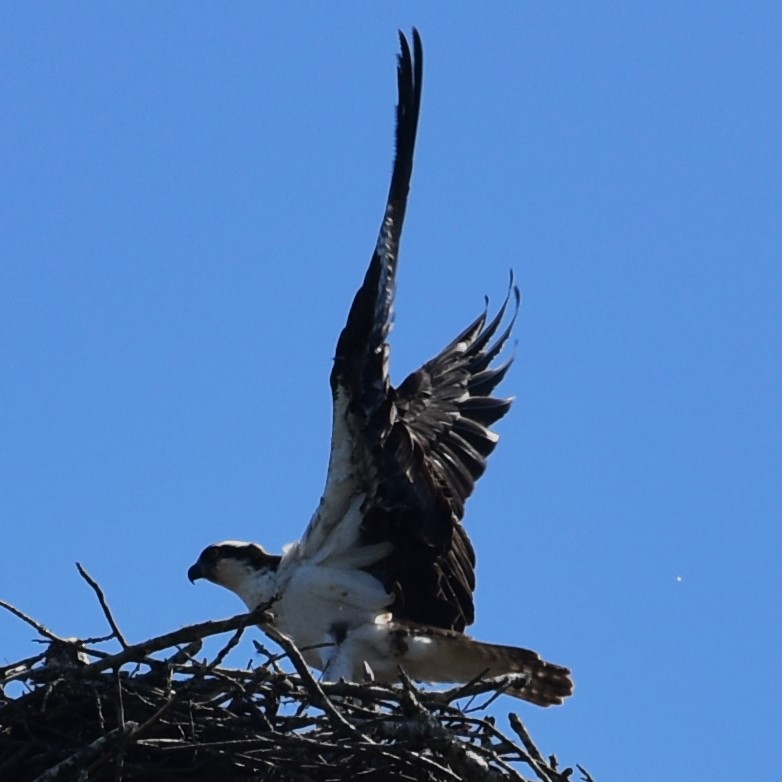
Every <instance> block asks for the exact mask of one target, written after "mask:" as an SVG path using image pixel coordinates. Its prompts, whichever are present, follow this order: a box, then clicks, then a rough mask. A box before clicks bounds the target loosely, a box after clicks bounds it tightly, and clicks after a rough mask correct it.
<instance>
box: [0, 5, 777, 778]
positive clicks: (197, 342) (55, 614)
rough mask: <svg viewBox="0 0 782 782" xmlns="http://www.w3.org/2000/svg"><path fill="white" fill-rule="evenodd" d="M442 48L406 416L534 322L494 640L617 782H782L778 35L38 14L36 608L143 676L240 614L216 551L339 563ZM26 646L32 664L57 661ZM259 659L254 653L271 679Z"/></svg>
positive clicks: (178, 12)
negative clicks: (468, 352)
mask: <svg viewBox="0 0 782 782" xmlns="http://www.w3.org/2000/svg"><path fill="white" fill-rule="evenodd" d="M412 24H415V25H417V26H418V27H419V29H420V30H421V33H422V36H423V40H424V46H425V57H426V65H425V80H424V99H423V115H422V120H421V126H420V137H419V145H418V150H417V158H416V164H417V167H416V171H415V174H414V177H413V187H412V193H411V201H410V207H409V210H408V221H407V225H406V232H405V236H404V240H403V246H402V255H401V270H400V279H399V295H398V298H397V326H396V328H395V330H394V333H393V352H392V371H393V374H394V377H395V378H396V379H397V381H401V379H402V378H403V377H404V376H405V374H406V373H407V372H408V371H410V370H412V369H414V368H415V367H416V366H418V365H419V364H420V363H421V362H422V361H424V360H425V359H427V358H429V357H430V356H431V355H433V354H434V353H435V352H436V351H438V350H439V349H440V348H441V347H442V346H443V345H444V344H445V343H446V342H448V341H450V339H451V338H452V337H453V336H454V335H455V334H456V332H457V330H459V329H460V328H461V327H463V326H464V325H466V323H467V322H469V320H470V319H471V318H472V317H473V316H474V315H475V314H477V312H478V311H479V310H480V309H481V307H482V302H483V299H482V297H483V295H484V294H488V295H489V296H491V298H492V301H493V302H497V301H499V300H500V299H501V297H502V296H503V295H504V293H505V289H506V283H507V274H508V270H509V269H510V268H511V267H512V268H513V269H514V270H515V271H516V274H517V277H518V280H519V282H520V285H521V287H522V289H523V297H524V301H523V309H522V313H521V316H520V319H519V323H518V326H517V330H516V335H517V338H518V345H517V348H516V356H517V358H516V363H515V365H514V367H513V369H512V371H511V372H510V374H509V375H508V377H507V380H506V382H505V384H504V390H505V391H506V392H507V393H508V394H513V395H515V396H516V397H517V401H516V404H515V406H514V408H513V410H512V412H511V414H510V415H509V416H508V417H507V418H506V419H505V420H504V421H503V422H502V423H501V425H500V427H499V430H500V432H501V435H502V442H501V444H500V447H499V448H498V450H497V452H496V453H495V454H494V456H493V457H492V460H491V464H490V469H489V471H488V473H487V475H486V476H485V477H484V478H483V479H482V481H481V483H480V485H479V488H478V491H477V493H476V495H475V497H474V498H473V500H472V501H471V503H470V504H469V506H468V516H467V524H468V527H469V530H470V532H471V534H472V535H473V537H474V542H475V545H476V548H477V551H478V555H479V570H478V577H479V587H478V592H477V602H478V622H477V623H476V625H475V626H474V628H473V631H474V634H475V635H476V636H478V637H480V638H483V639H486V640H494V641H497V642H505V643H513V644H518V645H523V646H530V647H533V648H535V649H538V650H539V651H541V653H543V654H544V655H546V656H547V657H549V658H550V659H552V660H555V661H557V662H561V663H565V664H567V665H569V666H570V667H571V668H572V669H573V672H574V677H575V681H576V686H577V689H576V694H575V696H574V697H573V699H572V700H571V701H569V702H568V704H567V705H566V706H565V707H563V708H560V709H554V710H546V711H543V710H535V709H533V708H532V707H526V706H525V705H523V704H522V705H519V704H517V703H515V702H512V701H510V700H506V701H504V702H501V703H500V704H499V706H498V707H497V709H495V710H496V711H499V712H502V711H507V710H508V709H516V708H518V709H520V710H521V713H522V716H523V718H524V719H525V720H526V722H527V723H528V725H529V727H530V729H531V731H532V733H533V736H535V737H536V739H538V740H539V742H540V744H541V748H542V749H543V750H544V752H556V753H557V754H558V755H559V757H560V759H561V761H562V762H564V763H570V764H572V763H574V762H579V763H582V764H583V765H585V766H586V767H587V768H588V769H589V770H590V771H591V772H592V773H593V775H594V776H595V778H596V779H597V780H599V781H600V782H609V780H624V779H630V778H632V779H640V780H647V779H648V780H652V779H709V780H735V779H740V778H741V779H749V778H756V777H757V778H760V777H761V776H764V775H766V774H767V773H768V770H769V769H770V768H771V767H774V766H776V765H778V759H777V754H778V753H777V751H776V749H775V747H776V746H777V742H778V730H779V726H780V717H781V716H782V715H781V714H780V711H781V709H780V686H779V672H778V664H779V645H780V640H781V639H780V635H781V634H782V633H781V632H780V627H782V623H781V622H780V619H782V617H781V616H780V614H781V613H782V612H781V611H780V596H782V578H781V577H780V564H779V562H780V551H782V541H781V540H780V533H779V528H780V520H781V517H782V496H781V495H782V492H781V491H780V464H781V462H782V459H781V458H780V441H781V439H782V426H781V425H780V424H781V423H782V422H781V420H780V410H779V399H780V395H781V394H782V388H781V386H782V383H780V380H781V374H782V373H781V371H780V370H781V364H782V361H781V360H780V316H779V312H780V297H781V296H782V273H781V272H780V261H782V257H781V251H780V248H781V247H782V235H781V234H782V230H781V228H780V226H781V225H782V221H781V220H780V217H781V215H780V206H781V205H782V166H781V164H782V147H781V145H780V139H782V111H780V86H782V85H781V82H782V56H780V53H779V52H780V47H779V33H780V29H782V11H780V6H779V5H778V4H775V3H752V4H746V3H709V4H704V3H688V2H675V3H673V2H670V3H669V2H648V3H635V4H626V3H611V2H606V3H600V4H587V3H570V4H542V3H539V4H531V3H527V2H518V3H498V4H493V5H480V6H478V5H477V4H467V3H451V4H448V5H447V6H445V5H442V4H434V3H429V4H426V3H424V4H421V3H394V4H391V3H386V4H380V3H372V4H359V3H344V4H338V5H334V4H325V5H321V4H294V5H291V4H274V5H272V4H255V3H233V4H229V5H225V4H222V3H219V4H218V3H213V4H207V3H202V4H191V3H175V2H170V3H165V4H123V5H120V4H110V5H103V6H96V5H95V4H92V3H78V2H75V3H68V4H57V5H51V4H50V5H43V4H37V3H29V4H28V3H15V4H10V3H9V4H3V6H2V7H1V8H0V90H1V92H0V95H1V97H2V107H3V109H2V112H1V113H0V171H2V175H1V177H2V179H1V182H2V184H0V527H1V529H2V567H0V597H2V598H3V599H6V600H9V601H11V602H13V603H14V604H15V605H17V606H19V607H20V608H22V609H24V610H25V611H27V612H29V613H31V614H32V615H34V616H36V617H38V618H39V619H40V620H42V621H43V622H45V623H46V624H48V625H49V626H50V627H51V628H52V629H53V630H54V631H55V632H57V633H60V634H63V635H81V636H85V635H96V634H100V633H102V632H104V631H105V624H104V622H103V618H102V615H101V613H100V611H99V608H98V606H97V604H96V602H95V600H94V598H93V595H92V593H91V592H90V590H89V589H88V587H87V586H86V584H84V583H83V582H82V581H81V579H80V578H79V577H78V575H77V573H76V570H75V568H74V564H73V563H74V562H75V561H76V560H78V561H80V562H82V563H83V564H84V565H85V566H86V567H87V568H88V570H89V571H90V572H91V573H92V574H93V576H95V578H97V579H98V580H99V581H100V583H101V584H102V586H103V588H104V589H105V591H106V593H107V595H108V597H109V600H110V603H111V605H112V607H113V609H114V611H115V613H116V615H117V617H118V620H119V622H120V625H121V627H122V628H123V630H124V632H125V634H126V635H127V636H128V638H129V639H131V640H134V641H138V640H142V639H144V638H147V637H149V636H152V635H154V634H157V633H162V632H165V631H169V630H172V629H174V628H176V627H178V626H180V625H182V624H186V623H190V622H195V621H199V620H202V619H206V618H210V617H222V616H226V615H230V614H232V613H235V612H237V611H238V610H239V608H240V604H239V603H238V601H237V600H236V598H235V597H234V596H233V595H231V594H230V593H228V592H225V591H223V590H220V589H218V588H216V587H212V586H211V585H208V584H199V585H198V586H197V587H192V586H191V585H190V584H189V583H188V581H187V579H186V576H185V574H186V570H187V567H188V566H189V565H190V564H191V563H192V562H193V561H194V560H195V558H196V557H197V555H198V553H199V552H200V551H201V549H202V548H203V546H204V545H206V544H208V543H210V542H213V541H215V540H220V539H224V538H239V539H250V540H258V541H261V542H263V543H264V544H265V545H266V547H267V548H270V549H273V550H277V549H279V547H280V546H281V545H283V544H284V543H286V542H289V541H291V540H293V539H295V538H296V537H298V535H299V534H300V532H301V530H302V529H303V527H304V525H305V523H306V521H307V520H308V519H309V516H310V513H311V512H312V510H313V508H314V506H315V504H316V502H317V499H318V497H319V496H320V492H321V489H322V485H323V479H324V475H325V467H326V459H327V453H328V442H329V425H330V395H329V388H328V373H329V369H330V360H331V356H332V355H333V350H334V345H335V343H336V338H337V334H338V332H339V330H340V328H341V327H342V325H343V322H344V318H345V315H346V313H347V309H348V305H349V303H350V301H351V299H352V296H353V293H354V291H355V289H356V287H357V286H358V284H359V282H360V280H361V278H362V275H363V273H364V269H365V265H366V263H367V262H368V260H369V256H370V252H371V249H372V247H373V244H374V241H375V235H376V231H377V227H378V224H379V220H380V217H381V214H382V210H383V205H384V199H385V194H386V189H387V185H388V176H389V173H390V167H391V159H392V149H393V145H392V138H393V120H394V104H395V100H396V96H395V89H396V86H395V75H394V67H395V59H394V58H395V55H396V52H397V40H396V30H397V28H399V27H402V28H404V29H406V30H409V28H410V26H411V25H412ZM33 635H34V633H33V632H32V631H31V630H30V629H29V628H28V627H26V626H25V625H23V624H22V623H20V622H19V621H18V620H17V619H15V618H14V617H12V616H10V615H6V614H4V613H0V664H2V663H5V662H7V661H11V660H14V659H16V658H20V657H23V656H27V655H29V654H31V653H34V652H35V651H37V646H35V645H34V644H32V641H31V639H32V637H33ZM249 656H250V652H249V646H246V647H245V648H244V650H243V651H242V652H241V653H240V658H241V660H246V659H247V658H249Z"/></svg>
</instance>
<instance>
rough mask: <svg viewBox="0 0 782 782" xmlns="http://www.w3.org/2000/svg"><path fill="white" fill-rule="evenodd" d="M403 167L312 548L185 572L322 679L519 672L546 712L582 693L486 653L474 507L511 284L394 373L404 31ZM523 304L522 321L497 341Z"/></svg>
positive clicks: (414, 86)
mask: <svg viewBox="0 0 782 782" xmlns="http://www.w3.org/2000/svg"><path fill="white" fill-rule="evenodd" d="M399 38H400V45H401V51H400V54H399V55H398V61H397V82H398V92H399V103H398V106H397V112H396V156H395V160H394V167H393V174H392V177H391V186H390V189H389V193H388V201H387V203H386V209H385V214H384V216H383V221H382V224H381V227H380V235H379V237H378V240H377V244H376V246H375V249H374V253H373V255H372V260H371V261H370V264H369V268H368V269H367V272H366V275H365V277H364V282H363V284H362V285H361V287H360V288H359V290H358V292H357V293H356V296H355V298H354V300H353V304H352V306H351V308H350V313H349V315H348V319H347V324H346V325H345V328H344V329H343V330H342V333H341V334H340V336H339V340H338V342H337V349H336V356H335V358H334V366H333V369H332V372H331V392H332V397H333V421H332V427H333V429H332V439H331V453H330V458H329V465H328V473H327V478H326V488H325V490H324V493H323V497H322V498H321V500H320V504H319V505H318V508H317V510H316V511H315V513H314V515H313V517H312V519H311V521H310V522H309V525H308V526H307V529H306V530H305V532H304V536H303V537H302V539H301V540H300V541H298V542H296V543H293V544H292V545H290V546H288V547H287V548H286V549H285V550H284V553H283V554H282V555H276V554H270V553H268V552H267V551H265V550H264V549H263V548H262V547H261V546H259V545H258V544H256V543H242V542H238V541H226V542H223V543H218V544H215V545H211V546H209V547H208V548H206V549H205V550H204V551H203V552H202V553H201V555H200V557H199V558H198V561H197V562H196V564H195V565H193V566H192V567H191V568H190V570H189V571H188V577H189V578H190V580H191V581H195V580H196V579H198V578H205V579H208V580H209V581H212V582H214V583H216V584H220V585H221V586H224V587H227V588H228V589H230V590H232V591H233V592H235V593H236V594H237V595H238V596H239V597H240V598H241V599H242V600H243V601H244V603H245V604H246V605H247V607H248V608H249V609H250V610H252V609H254V608H256V607H258V606H259V605H263V604H269V603H270V609H269V610H270V612H271V615H272V617H273V622H274V625H275V627H276V628H277V629H278V630H279V631H281V632H282V633H284V634H285V635H287V636H288V637H289V638H290V639H291V640H292V641H293V642H294V643H295V644H296V646H297V647H298V648H299V649H300V650H301V651H302V653H303V656H304V658H305V660H306V661H307V663H308V664H309V665H311V666H312V667H314V668H316V669H318V670H320V671H322V672H323V676H324V678H325V679H326V680H330V681H337V680H339V679H340V677H343V678H345V679H347V680H350V681H361V680H363V679H364V678H365V677H366V674H367V666H368V667H369V669H370V670H371V672H372V674H373V676H374V678H375V680H378V681H394V680H398V677H399V668H400V667H401V668H403V669H404V670H405V671H406V672H407V673H408V675H410V676H411V677H412V678H414V679H418V680H423V681H428V682H468V681H470V680H472V679H474V678H477V677H479V676H481V675H486V676H498V675H504V674H514V673H515V674H519V675H518V676H515V677H513V685H512V687H511V688H510V690H508V691H509V693H510V694H511V695H515V696H517V697H519V698H522V699H524V700H527V701H530V702H531V703H536V704H538V705H541V706H550V705H552V704H559V703H562V701H563V700H564V699H565V698H566V697H567V696H568V695H570V694H571V692H572V690H573V685H572V682H571V679H570V671H568V669H567V668H563V667H561V666H559V665H555V664H553V663H550V662H546V661H544V660H542V659H541V658H540V657H539V655H538V654H536V653H535V652H533V651H530V650H528V649H520V648H517V647H513V646H499V645H496V644H488V643H481V642H479V641H476V640H474V639H472V638H470V637H469V636H468V635H466V634H465V633H464V629H465V627H466V626H467V625H469V624H471V623H472V622H473V619H474V606H473V590H474V588H475V573H474V570H475V554H474V552H473V547H472V545H471V543H470V540H469V538H468V537H467V533H466V531H465V529H464V527H463V526H462V517H463V515H464V505H465V501H466V500H467V498H468V497H469V496H470V494H471V493H472V491H473V487H474V484H475V481H476V480H477V479H478V478H479V477H480V476H481V474H482V473H483V471H484V469H485V467H486V459H487V457H488V456H489V454H490V453H491V452H492V451H493V450H494V447H495V445H496V444H497V440H498V437H497V435H496V434H495V433H494V432H493V431H491V429H490V427H491V425H492V424H494V423H495V422H496V421H497V420H498V419H500V418H501V417H502V416H504V415H505V413H506V412H507V411H508V409H509V407H510V402H511V400H509V399H501V398H497V397H494V396H492V392H493V391H494V389H495V387H496V386H497V385H498V383H499V382H500V381H501V380H502V379H503V377H504V375H505V373H506V372H507V369H508V367H509V365H510V361H507V362H505V363H504V364H502V365H501V366H494V365H493V364H494V360H495V359H496V358H497V356H498V354H499V353H500V351H501V350H502V348H503V346H504V345H505V343H506V341H507V339H508V336H509V334H510V331H511V328H512V326H513V321H514V320H515V317H516V312H517V311H518V306H519V292H518V289H517V288H516V287H515V286H514V285H513V283H512V281H511V286H510V289H509V291H508V296H507V297H506V299H505V303H504V304H503V305H502V307H501V308H500V310H499V312H498V313H497V315H496V316H495V317H494V318H492V319H491V320H489V318H488V315H487V312H486V310H484V312H483V313H482V314H481V315H480V316H479V317H478V318H477V319H476V320H474V321H473V322H472V323H470V325H469V326H468V327H467V328H466V329H465V330H464V331H463V332H462V333H461V334H459V335H458V336H457V337H456V338H455V339H454V340H453V341H452V342H451V343H450V344H449V345H447V346H446V347H445V348H444V349H443V350H442V351H441V352H440V353H439V354H438V355H437V356H435V357H434V358H433V359H431V360H430V361H427V362H426V363H425V364H424V365H423V366H422V367H421V368H420V369H418V370H417V371H415V372H413V373H412V374H411V375H410V376H409V377H408V378H407V379H406V380H405V381H404V382H403V383H402V384H401V385H400V386H398V387H394V386H392V385H391V382H390V379H389V374H388V353H389V347H388V335H389V331H390V329H391V318H392V305H393V299H394V288H395V277H396V267H397V257H398V252H399V240H400V235H401V232H402V223H403V220H404V216H405V208H406V205H407V195H408V190H409V186H410V177H411V174H412V168H413V151H414V147H415V139H416V130H417V126H418V114H419V109H420V104H421V79H422V66H423V51H422V46H421V39H420V37H419V35H418V32H417V31H416V30H415V29H414V30H413V33H412V51H411V45H410V43H409V42H408V40H407V38H406V37H405V35H404V34H402V33H401V32H400V35H399ZM511 298H512V300H513V305H514V312H513V314H512V316H511V320H510V325H508V326H507V328H505V329H504V330H500V326H501V324H502V322H503V318H504V315H505V312H506V309H507V306H508V303H509V300H510V299H511Z"/></svg>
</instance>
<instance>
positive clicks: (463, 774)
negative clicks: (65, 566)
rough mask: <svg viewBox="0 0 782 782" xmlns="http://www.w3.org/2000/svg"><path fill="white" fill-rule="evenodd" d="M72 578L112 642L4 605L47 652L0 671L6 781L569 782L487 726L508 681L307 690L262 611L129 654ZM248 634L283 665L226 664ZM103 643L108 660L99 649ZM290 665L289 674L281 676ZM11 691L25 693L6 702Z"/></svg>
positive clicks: (309, 682)
mask: <svg viewBox="0 0 782 782" xmlns="http://www.w3.org/2000/svg"><path fill="white" fill-rule="evenodd" d="M80 571H81V573H82V575H83V576H84V578H85V579H86V580H87V581H88V582H89V583H90V585H91V586H92V587H93V589H94V590H95V592H96V594H97V595H98V598H99V600H100V603H101V606H102V607H103V610H104V614H105V616H106V618H107V619H108V621H109V624H110V625H111V628H112V633H111V635H110V636H107V637H105V638H93V639H85V640H79V639H64V638H59V637H57V636H56V635H55V634H54V633H52V632H51V631H50V630H48V629H47V628H46V627H44V626H43V625H42V624H41V623H39V622H37V621H36V620H34V619H32V618H31V617H29V616H27V615H26V614H24V613H23V612H22V611H20V610H19V609H17V608H15V607H13V606H10V605H9V604H7V603H4V602H2V601H0V605H2V607H4V608H6V609H7V610H9V611H11V612H12V613H14V614H15V615H16V616H18V617H19V618H20V619H22V620H23V621H25V622H27V623H28V624H30V625H32V626H33V627H35V628H36V630H37V631H38V633H39V634H40V635H41V636H42V638H43V640H44V641H45V643H46V647H45V651H43V652H41V653H40V654H38V655H36V656H34V657H30V658H28V659H25V660H21V661H19V662H18V663H14V664H13V665H8V666H5V667H2V668H0V779H2V780H9V782H11V781H12V782H23V780H36V782H48V781H49V780H90V781H93V780H120V779H121V780H128V781H130V780H147V781H150V782H155V780H179V779H182V780H191V781H194V782H198V781H199V780H210V782H214V781H216V780H226V781H227V780H250V779H252V780H296V781H299V780H300V781H301V782H306V781H308V780H312V781H313V782H316V781H317V782H320V781H321V780H322V781H323V782H325V781H326V780H333V781H334V782H344V781H345V780H349V779H357V780H366V782H370V781H374V780H389V779H399V780H432V782H434V781H435V780H436V781H437V782H439V780H443V781H444V782H445V781H446V780H447V781H448V782H458V780H468V781H470V780H481V782H483V781H484V780H485V781H489V780H518V781H522V780H528V779H530V778H532V779H535V780H539V781H540V782H566V781H567V780H571V779H572V776H571V775H572V769H559V768H558V765H557V761H556V759H555V758H554V757H551V758H548V759H546V758H544V757H543V755H542V754H541V753H540V752H539V751H538V749H537V748H536V746H535V745H534V743H533V742H532V740H531V738H530V736H529V734H528V733H527V731H526V729H525V728H524V726H523V725H522V723H521V721H520V720H519V718H518V717H517V716H516V715H515V714H511V715H509V724H510V728H511V730H512V731H513V733H514V734H515V736H514V737H513V738H510V737H509V736H507V735H504V734H503V733H502V732H501V731H500V730H499V729H498V728H497V726H496V724H495V721H494V719H493V718H491V717H489V716H486V715H485V708H486V706H487V705H488V704H489V703H490V702H491V701H493V700H494V699H495V698H497V697H498V696H499V695H500V694H501V693H502V691H503V688H504V687H507V686H509V685H510V684H512V681H510V680H505V681H502V680H492V681H475V682H471V683H469V684H467V685H464V686H461V687H458V688H456V689H452V690H449V691H446V692H427V691H423V690H421V689H419V688H417V687H416V686H414V685H413V684H412V683H411V682H410V681H409V680H408V679H407V678H406V677H405V676H404V672H401V671H400V681H401V686H393V687H392V686H387V685H380V684H377V683H374V682H371V681H367V682H365V683H362V684H352V683H346V682H339V683H325V682H318V681H317V680H316V679H315V678H314V677H313V675H312V674H311V672H310V671H309V669H308V668H307V666H306V664H305V663H304V661H303V660H302V658H301V655H300V653H299V652H298V650H297V649H296V648H295V647H294V646H292V645H291V644H290V641H288V640H287V639H286V638H285V637H284V636H280V635H279V634H278V633H277V632H276V631H275V630H274V628H273V627H270V626H268V625H267V624H264V619H265V618H266V615H265V614H263V613H262V612H261V611H255V612H252V613H249V614H241V615H239V616H235V617H232V618H231V619H226V620H223V621H216V622H204V623H202V624H197V625H191V626H188V627H184V628H182V629H180V630H177V631H175V632H172V633H168V634H166V635H164V636H159V637H157V638H152V639H150V640H148V641H146V642H144V643H140V644H129V643H127V641H126V640H125V638H124V636H123V634H122V633H121V631H120V630H119V628H118V626H117V624H116V622H115V620H114V618H113V617H112V614H111V611H110V610H109V608H108V605H107V604H106V601H105V598H104V596H103V593H102V591H101V589H100V587H99V586H98V585H97V584H96V583H95V582H94V581H93V580H92V579H91V578H90V576H89V575H88V574H87V573H86V572H84V570H83V569H82V568H80ZM251 624H261V625H262V626H263V628H264V630H265V632H266V633H267V635H269V636H270V637H271V638H272V639H273V640H274V641H275V642H276V643H277V644H278V645H279V646H280V647H281V648H282V650H283V652H282V653H281V654H278V655H273V654H271V653H270V652H268V651H267V650H266V649H265V648H264V647H263V646H261V645H260V644H256V649H257V651H258V652H259V659H261V660H262V661H263V662H262V663H261V664H259V665H257V666H256V667H252V668H248V669H236V668H229V667H226V666H224V665H223V661H224V660H225V658H226V656H227V654H228V652H229V651H230V650H231V649H232V648H233V647H234V646H235V645H236V644H237V643H238V641H239V639H240V637H241V635H242V633H243V631H244V630H245V629H246V628H247V627H248V626H249V625H251ZM229 632H232V635H231V637H230V640H228V642H227V643H226V644H225V645H224V646H223V648H222V649H221V650H220V651H219V652H218V653H217V654H216V655H215V656H214V657H213V658H212V659H211V660H208V661H207V660H199V659H198V658H197V655H198V653H199V652H200V650H201V644H202V641H203V640H204V639H205V638H207V637H210V636H215V635H219V634H221V633H229ZM106 641H111V642H112V643H114V644H115V646H116V644H118V645H119V647H120V648H119V651H116V652H106V651H104V650H103V649H101V648H99V647H98V644H100V645H101V646H103V645H105V642H106ZM285 659H287V660H289V661H290V663H291V664H292V667H293V669H294V671H295V672H294V673H290V672H286V671H285V670H284V669H283V667H282V666H281V662H283V661H284V660H285ZM11 682H17V683H21V685H22V686H23V689H24V693H23V694H21V695H19V696H18V697H15V698H9V697H8V696H7V695H6V694H5V688H6V685H8V684H9V683H11ZM17 688H19V685H18V684H17ZM581 771H582V774H583V779H584V780H587V782H589V780H590V779H591V778H590V777H589V775H588V774H587V773H586V772H585V771H584V770H583V769H581ZM529 774H531V775H532V776H531V777H529V776H526V775H529Z"/></svg>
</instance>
